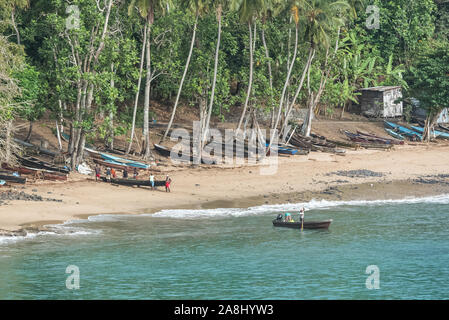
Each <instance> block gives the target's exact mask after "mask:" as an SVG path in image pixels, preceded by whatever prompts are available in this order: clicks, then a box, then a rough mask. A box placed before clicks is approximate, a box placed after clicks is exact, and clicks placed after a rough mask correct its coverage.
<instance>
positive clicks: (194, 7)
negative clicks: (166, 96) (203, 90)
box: [161, 0, 208, 142]
mask: <svg viewBox="0 0 449 320" xmlns="http://www.w3.org/2000/svg"><path fill="white" fill-rule="evenodd" d="M181 6H182V7H183V8H185V9H186V10H188V11H190V12H192V13H193V14H194V15H195V23H194V25H193V33H192V40H191V41H190V49H189V54H188V56H187V61H186V64H185V66H184V73H183V74H182V78H181V82H180V84H179V87H178V93H177V95H176V100H175V105H174V106H173V110H172V114H171V117H170V121H169V122H168V125H167V129H166V130H165V134H164V136H163V137H162V139H161V142H162V141H163V140H164V139H165V138H166V137H167V135H168V132H169V131H170V128H171V126H172V124H173V120H174V118H175V114H176V108H177V107H178V103H179V98H180V97H181V92H182V87H183V85H184V80H185V78H186V75H187V70H188V69H189V65H190V59H191V57H192V51H193V45H194V43H195V39H196V29H197V26H198V18H199V17H200V15H202V14H203V13H204V12H205V11H206V10H207V8H208V6H207V0H181Z"/></svg>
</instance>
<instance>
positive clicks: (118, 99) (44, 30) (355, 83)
mask: <svg viewBox="0 0 449 320" xmlns="http://www.w3.org/2000/svg"><path fill="white" fill-rule="evenodd" d="M373 5H374V6H376V7H375V8H378V17H379V21H378V22H379V23H378V27H376V28H372V26H371V25H370V24H369V23H368V22H369V21H372V19H373V10H372V8H373V7H372V6H373ZM368 6H371V7H368ZM374 18H376V17H375V16H374ZM0 19H1V23H0V48H1V49H0V50H1V51H0V125H1V130H0V151H1V153H0V157H1V159H0V160H4V159H6V158H10V157H11V153H12V151H11V148H12V147H13V144H12V142H11V139H10V136H11V132H12V131H11V130H12V129H11V123H12V120H13V119H14V117H16V116H19V117H21V118H22V119H24V120H26V121H28V122H29V123H30V127H29V133H30V134H31V130H32V124H33V122H34V121H36V120H38V119H39V118H40V117H42V116H44V115H46V116H48V117H50V118H52V119H53V121H55V126H56V128H57V129H58V131H67V132H68V133H69V135H70V143H69V147H68V150H67V151H68V152H69V154H70V155H71V165H72V167H73V168H74V167H76V166H77V165H78V164H79V163H80V162H81V161H82V158H83V150H84V147H85V145H86V142H88V141H90V140H93V139H103V140H104V142H105V144H107V145H108V146H109V147H112V148H113V147H114V145H113V142H114V136H115V135H117V134H126V135H127V136H128V137H129V141H128V142H129V145H128V148H127V149H128V150H127V151H128V152H130V150H131V148H132V146H134V148H135V149H138V150H137V151H139V152H140V153H141V154H142V156H143V157H144V158H149V157H150V156H151V153H150V152H151V151H150V149H151V148H150V146H151V142H157V141H150V135H149V123H150V122H151V121H152V120H153V119H157V116H158V115H157V114H155V113H154V112H153V111H152V105H153V104H154V103H156V102H157V103H162V104H164V105H166V106H167V108H168V110H169V112H170V113H171V117H170V119H169V120H170V121H169V124H168V126H167V128H166V130H165V131H166V134H165V137H166V136H167V135H168V133H169V132H170V129H171V126H172V123H173V120H174V117H175V115H176V113H177V112H178V111H177V110H178V109H179V108H193V110H195V112H196V113H197V114H198V119H199V120H200V124H201V133H202V135H201V136H202V138H201V140H202V142H205V141H206V140H207V136H208V129H209V126H210V122H211V117H218V119H221V120H222V121H232V122H234V123H235V127H236V128H240V129H241V128H244V127H246V126H248V125H251V123H254V121H255V120H256V119H259V120H260V119H264V120H266V122H265V123H266V125H267V127H271V128H273V129H279V130H281V132H286V131H287V128H288V125H289V124H290V122H291V120H292V119H291V118H292V114H293V112H292V111H293V110H294V109H295V108H298V107H301V108H303V109H305V110H307V115H306V116H305V124H304V125H303V126H302V132H303V134H305V135H309V134H310V131H311V127H312V119H313V115H314V114H315V115H319V114H322V115H325V116H333V114H334V113H336V112H338V113H339V114H340V116H343V115H344V112H345V110H347V109H348V108H349V107H350V106H351V104H353V103H357V102H358V95H359V93H358V91H357V90H358V89H360V88H361V87H366V86H375V85H401V86H403V87H404V88H405V89H406V90H409V92H408V94H409V95H414V96H416V97H417V98H419V99H421V100H422V101H423V105H424V106H425V107H426V108H427V110H428V111H429V112H428V114H429V119H430V120H429V124H431V123H432V121H433V119H434V117H435V114H436V113H438V110H441V108H443V107H447V106H448V101H447V99H443V98H442V99H439V98H438V97H433V93H434V90H438V93H439V94H438V96H441V97H446V98H447V97H448V96H449V92H448V86H447V85H446V84H447V79H448V77H449V72H447V68H445V67H444V63H446V67H447V65H448V64H447V55H448V51H449V27H448V21H449V3H448V2H447V1H441V0H413V1H408V0H390V1H381V0H372V1H363V0H351V1H350V0H171V1H170V0H71V1H68V0H51V1H50V0H29V1H27V0H4V1H2V2H1V4H0ZM444 59H446V60H444ZM440 66H441V67H440ZM404 76H405V77H404ZM409 87H410V88H409ZM230 110H232V112H229V111H230ZM256 121H257V120H256ZM136 126H138V127H141V128H142V129H143V131H142V132H143V134H142V135H141V139H140V140H138V139H137V136H136V134H135V128H136ZM165 137H164V138H165Z"/></svg>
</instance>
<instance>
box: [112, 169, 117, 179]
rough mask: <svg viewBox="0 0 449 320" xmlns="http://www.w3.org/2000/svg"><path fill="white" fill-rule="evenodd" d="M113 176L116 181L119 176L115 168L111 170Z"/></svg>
mask: <svg viewBox="0 0 449 320" xmlns="http://www.w3.org/2000/svg"><path fill="white" fill-rule="evenodd" d="M111 175H112V177H113V178H114V179H115V177H116V176H117V174H116V172H115V169H114V168H111Z"/></svg>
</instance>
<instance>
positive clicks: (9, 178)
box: [0, 170, 27, 185]
mask: <svg viewBox="0 0 449 320" xmlns="http://www.w3.org/2000/svg"><path fill="white" fill-rule="evenodd" d="M0 181H1V183H0V185H4V184H5V183H11V182H12V183H22V184H23V183H25V182H26V181H27V179H26V178H23V177H21V176H19V175H18V174H14V173H12V172H10V171H9V170H0Z"/></svg>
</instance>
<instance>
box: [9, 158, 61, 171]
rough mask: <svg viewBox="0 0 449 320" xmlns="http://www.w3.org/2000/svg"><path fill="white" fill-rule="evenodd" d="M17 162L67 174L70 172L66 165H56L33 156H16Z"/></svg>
mask: <svg viewBox="0 0 449 320" xmlns="http://www.w3.org/2000/svg"><path fill="white" fill-rule="evenodd" d="M18 160H19V162H20V163H21V164H22V165H23V166H25V167H30V168H35V169H44V170H48V171H55V172H62V173H65V174H68V173H69V172H70V170H69V169H67V168H66V167H57V166H55V165H53V164H51V163H48V162H45V161H42V160H40V159H38V158H35V157H18Z"/></svg>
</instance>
